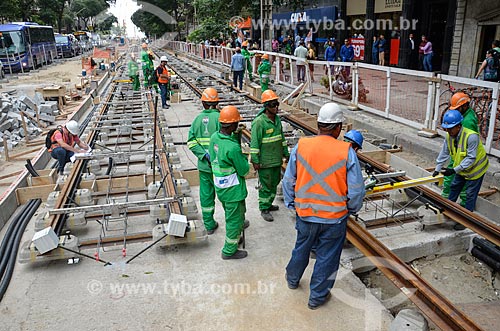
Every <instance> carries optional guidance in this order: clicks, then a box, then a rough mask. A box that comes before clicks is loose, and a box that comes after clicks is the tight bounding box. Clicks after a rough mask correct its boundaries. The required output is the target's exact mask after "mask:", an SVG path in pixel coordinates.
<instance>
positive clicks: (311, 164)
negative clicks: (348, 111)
mask: <svg viewBox="0 0 500 331" xmlns="http://www.w3.org/2000/svg"><path fill="white" fill-rule="evenodd" d="M344 120H345V118H344V115H343V114H342V111H341V109H340V107H339V106H338V105H337V104H335V103H327V104H325V105H324V106H323V107H321V109H320V111H319V113H318V120H317V123H318V129H319V135H317V136H314V137H306V138H301V139H300V140H299V142H298V144H297V145H296V146H295V147H294V149H293V150H292V153H291V155H290V162H288V166H287V168H286V171H285V176H284V177H283V195H284V198H285V206H287V208H289V209H292V210H294V211H295V213H296V224H295V228H296V229H297V240H296V243H295V248H294V249H293V251H292V257H291V259H290V262H289V263H288V265H287V267H286V274H285V277H286V281H287V283H288V288H290V289H296V288H298V286H299V282H300V279H301V278H302V275H303V274H304V271H305V269H306V267H307V265H308V264H309V256H310V253H311V248H312V247H313V245H314V246H315V247H316V262H315V265H314V271H313V274H312V276H311V281H310V294H309V303H308V307H309V309H317V308H319V307H320V306H322V305H324V304H325V303H326V302H327V301H328V299H329V298H330V297H331V293H330V290H331V289H332V287H333V285H334V283H335V277H336V273H337V271H338V268H339V262H340V254H341V253H342V247H343V244H344V240H345V237H346V229H347V219H348V217H349V215H350V214H354V213H356V212H358V211H359V210H360V209H361V206H362V204H363V197H364V195H365V188H364V184H363V176H362V174H361V168H360V166H359V162H358V158H357V156H356V152H355V151H354V149H352V147H351V144H349V143H346V142H344V141H340V140H337V138H338V136H339V135H340V131H341V130H342V122H343V121H344Z"/></svg>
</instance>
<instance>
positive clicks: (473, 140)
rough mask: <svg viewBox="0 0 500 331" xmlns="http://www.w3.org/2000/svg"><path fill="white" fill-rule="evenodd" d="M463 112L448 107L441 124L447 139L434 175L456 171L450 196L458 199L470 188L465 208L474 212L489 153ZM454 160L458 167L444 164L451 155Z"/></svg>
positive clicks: (460, 225) (454, 199) (457, 227)
mask: <svg viewBox="0 0 500 331" xmlns="http://www.w3.org/2000/svg"><path fill="white" fill-rule="evenodd" d="M462 121H463V116H462V114H460V112H459V111H458V110H453V109H452V110H448V111H447V112H446V113H445V114H444V117H443V123H442V124H441V126H442V127H443V129H445V130H446V132H447V135H446V140H445V143H444V144H443V147H442V148H441V151H440V152H439V155H438V157H437V160H436V168H435V170H434V172H433V174H432V175H433V176H437V175H438V174H439V173H440V172H441V173H442V174H443V175H444V176H450V175H453V174H454V175H455V178H454V179H453V181H452V182H451V187H450V194H449V196H448V199H449V200H451V201H453V202H455V201H457V199H458V196H459V195H460V192H461V191H462V188H464V187H465V189H466V195H467V196H466V200H465V208H466V209H467V210H469V211H471V212H473V211H474V209H475V207H476V201H477V196H478V194H479V190H480V189H481V184H482V183H483V179H484V175H485V174H486V171H487V170H488V167H489V160H488V156H487V155H486V151H485V149H484V146H483V144H482V142H481V139H480V137H479V134H478V133H477V132H474V131H472V130H470V129H467V128H465V127H464V126H462ZM450 158H451V159H452V160H453V165H454V168H447V169H445V170H443V171H441V170H442V169H443V166H444V165H445V164H446V162H448V160H449V159H450ZM453 228H454V229H455V230H463V229H465V227H464V226H463V225H462V224H459V223H457V224H455V226H454V227H453Z"/></svg>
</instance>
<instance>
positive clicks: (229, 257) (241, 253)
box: [221, 249, 248, 260]
mask: <svg viewBox="0 0 500 331" xmlns="http://www.w3.org/2000/svg"><path fill="white" fill-rule="evenodd" d="M247 255H248V253H247V251H242V250H239V249H238V250H237V251H236V253H234V254H233V255H225V254H224V253H221V257H222V259H223V260H237V259H244V258H246V257H247Z"/></svg>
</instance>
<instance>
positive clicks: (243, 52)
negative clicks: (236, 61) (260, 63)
mask: <svg viewBox="0 0 500 331" xmlns="http://www.w3.org/2000/svg"><path fill="white" fill-rule="evenodd" d="M241 55H243V57H244V58H245V59H247V60H250V57H252V56H254V55H255V54H254V53H251V52H249V51H248V50H246V49H244V48H242V49H241Z"/></svg>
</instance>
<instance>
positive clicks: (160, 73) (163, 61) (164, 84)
mask: <svg viewBox="0 0 500 331" xmlns="http://www.w3.org/2000/svg"><path fill="white" fill-rule="evenodd" d="M167 62H168V59H167V57H166V56H165V55H163V56H162V57H161V58H160V65H159V66H158V68H156V70H155V74H156V77H157V81H158V86H159V87H160V95H161V107H162V108H163V109H168V108H170V106H169V105H168V103H167V100H169V99H170V95H169V94H170V91H169V90H170V73H169V72H168V68H167Z"/></svg>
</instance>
